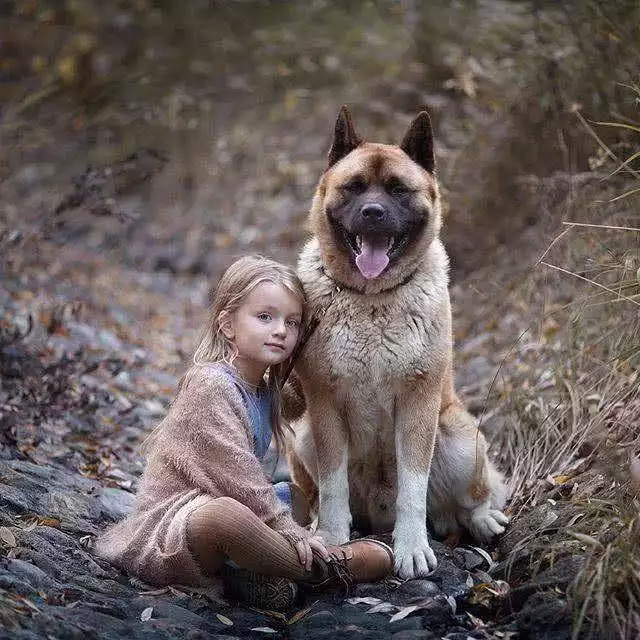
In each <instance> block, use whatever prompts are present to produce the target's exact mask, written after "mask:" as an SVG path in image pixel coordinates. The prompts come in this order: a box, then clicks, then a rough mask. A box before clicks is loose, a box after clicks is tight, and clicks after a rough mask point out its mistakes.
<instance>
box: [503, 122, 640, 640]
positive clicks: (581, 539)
mask: <svg viewBox="0 0 640 640" xmlns="http://www.w3.org/2000/svg"><path fill="white" fill-rule="evenodd" d="M592 132H593V130H592ZM605 151H606V154H605V155H606V157H607V158H608V159H609V161H610V162H615V163H616V165H615V166H614V171H610V173H612V174H613V173H615V174H617V175H616V179H617V180H619V179H620V174H622V173H624V174H626V176H627V177H628V179H627V180H625V181H624V182H623V183H622V185H623V189H622V191H619V189H620V184H621V183H620V182H617V183H615V184H614V185H613V187H612V184H611V183H603V184H602V185H601V186H600V188H599V191H600V194H599V199H600V201H601V204H600V205H599V206H597V207H596V208H591V212H590V215H588V216H587V220H585V221H584V222H583V221H578V220H577V219H576V218H573V220H571V221H569V222H567V223H566V224H565V225H564V228H563V229H561V230H560V231H559V232H558V234H557V236H556V238H555V239H554V240H553V241H552V242H551V243H550V245H549V247H548V248H547V250H546V251H545V252H544V253H543V255H542V256H541V258H540V260H539V261H538V265H537V268H536V270H535V272H534V273H533V274H532V275H531V276H530V277H529V279H528V282H527V285H528V290H529V292H530V293H531V296H532V302H531V309H532V310H534V309H535V310H537V314H535V313H534V321H533V322H532V323H531V325H530V327H529V328H528V330H527V331H526V332H524V334H523V335H522V336H521V340H520V341H519V343H518V344H517V345H516V346H515V348H514V349H513V351H512V353H511V354H509V355H508V356H507V359H506V361H505V367H504V371H503V372H501V376H502V377H501V379H500V385H501V392H502V397H503V399H504V400H505V401H506V402H508V403H509V404H510V407H511V410H512V411H513V413H514V414H515V415H516V416H517V419H516V421H515V422H514V425H513V428H511V429H508V430H504V431H503V432H501V434H499V436H498V440H497V442H494V446H495V447H496V450H497V451H498V452H499V456H500V458H501V461H502V464H503V465H505V466H506V468H507V469H508V473H509V475H510V478H511V489H512V492H513V496H514V499H513V502H512V505H511V510H512V512H513V514H514V515H515V516H516V517H517V516H518V515H520V514H525V513H527V512H528V511H529V510H530V509H531V508H532V507H534V506H535V505H539V504H541V503H543V502H545V501H549V500H550V501H551V503H552V504H553V505H556V504H558V503H560V504H558V507H559V508H562V507H565V508H570V509H571V513H572V514H574V515H573V516H572V517H571V519H570V526H565V527H562V528H560V529H559V530H558V531H557V533H556V534H555V535H554V536H553V537H552V538H550V542H549V543H548V548H546V549H541V550H540V553H539V557H545V558H553V557H554V556H555V555H557V554H560V553H566V552H567V551H568V550H569V551H570V552H571V553H579V554H581V555H583V556H586V558H587V562H586V565H585V566H584V568H583V569H582V570H581V571H580V573H579V574H578V575H577V577H576V579H575V580H574V582H573V584H572V585H571V586H570V588H569V590H568V597H569V599H570V601H571V604H572V607H573V615H574V632H573V634H574V635H573V637H574V638H576V639H577V638H579V637H580V638H582V637H587V638H637V637H640V500H639V497H638V496H639V493H640V470H639V468H640V462H638V457H640V429H639V426H640V309H639V307H640V216H638V214H637V213H636V208H637V205H638V198H637V194H634V190H636V189H637V186H638V184H640V182H637V181H636V180H637V178H638V175H637V173H636V171H635V170H634V167H633V163H634V162H635V161H636V160H637V159H638V158H640V154H630V155H629V157H628V158H626V159H624V158H620V157H619V156H618V155H616V154H615V153H614V152H613V151H611V149H610V148H606V150H605ZM616 168H617V169H616ZM612 191H613V193H612ZM619 193H624V194H625V198H618V197H617V195H618V194H619ZM574 205H575V203H574ZM575 210H576V207H575V206H574V211H575ZM565 213H566V212H565ZM598 213H599V214H600V215H599V216H597V215H594V214H598ZM533 336H535V337H536V339H533ZM513 361H516V362H515V364H514V362H513ZM500 385H499V386H500Z"/></svg>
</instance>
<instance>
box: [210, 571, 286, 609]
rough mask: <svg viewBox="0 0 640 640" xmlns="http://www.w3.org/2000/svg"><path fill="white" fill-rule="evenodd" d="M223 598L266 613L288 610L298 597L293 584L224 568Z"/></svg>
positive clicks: (281, 579)
mask: <svg viewBox="0 0 640 640" xmlns="http://www.w3.org/2000/svg"><path fill="white" fill-rule="evenodd" d="M222 576H223V584H224V596H225V597H226V598H227V599H229V600H235V601H237V602H240V603H241V604H244V605H246V606H249V607H254V608H256V609H264V610H268V611H285V610H287V609H290V608H291V607H292V606H293V605H294V604H295V601H296V598H297V596H298V587H297V585H296V584H295V582H292V581H291V580H287V579H286V578H276V577H273V576H267V575H263V574H260V573H255V572H253V571H248V570H245V569H238V568H235V567H230V566H225V567H224V569H223V571H222Z"/></svg>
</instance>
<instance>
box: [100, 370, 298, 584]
mask: <svg viewBox="0 0 640 640" xmlns="http://www.w3.org/2000/svg"><path fill="white" fill-rule="evenodd" d="M221 496H230V497H232V498H235V499H236V500H238V501H239V502H241V503H243V504H244V505H246V506H247V507H249V508H250V509H251V510H252V511H253V512H254V513H255V514H256V515H257V516H258V517H259V518H260V519H261V520H263V521H264V522H265V523H266V524H267V525H269V526H270V527H271V528H272V529H275V530H276V531H278V532H280V533H281V534H282V535H283V536H284V537H285V538H286V539H287V540H289V541H290V542H292V543H293V542H295V541H297V540H300V539H302V538H308V537H309V536H311V533H310V532H309V531H307V530H306V529H304V528H302V527H300V526H299V525H298V524H296V523H295V522H294V520H293V519H292V517H291V512H290V510H289V508H288V507H287V506H286V505H285V504H283V503H282V502H281V501H280V500H278V498H277V497H276V495H275V493H274V490H273V487H272V485H271V482H270V481H269V479H268V478H267V476H266V474H265V473H264V471H263V470H262V467H261V465H260V462H259V461H258V459H257V458H256V456H255V455H254V453H253V431H252V428H251V424H250V422H249V415H248V412H247V410H246V408H245V405H244V403H243V400H242V396H241V395H240V392H239V391H238V389H237V388H236V386H235V384H234V383H233V381H232V380H230V379H229V376H228V374H226V373H225V372H224V371H223V370H221V368H220V366H217V365H204V366H201V367H194V368H193V369H192V370H191V371H190V372H189V374H188V376H187V378H185V382H184V384H183V387H182V389H181V390H180V391H179V393H178V396H177V398H176V399H175V401H174V403H173V405H172V406H171V409H170V410H169V413H168V415H167V416H166V418H165V419H164V420H163V421H162V423H161V424H160V425H159V428H158V430H157V431H156V433H154V435H153V436H152V439H151V441H150V445H149V449H148V460H147V466H146V469H145V471H144V474H143V477H142V480H141V483H140V490H139V493H138V494H137V496H136V500H135V503H134V509H133V513H131V514H130V515H129V516H127V517H126V518H125V519H124V520H123V521H122V522H120V523H118V524H116V525H114V526H113V527H111V528H110V529H109V530H107V531H106V533H105V534H103V535H102V536H101V537H100V538H99V539H98V541H97V543H96V553H97V554H98V555H99V556H101V557H103V558H105V559H107V560H109V561H110V562H112V563H113V564H114V565H116V566H118V567H120V568H121V569H124V570H125V571H127V572H128V573H132V574H135V575H137V576H138V577H140V578H142V579H143V580H145V581H146V582H149V583H151V584H154V585H159V586H164V585H167V584H172V583H173V584H176V583H178V584H191V585H205V584H208V583H209V580H208V578H207V577H205V576H204V575H203V574H202V572H201V571H200V570H199V567H198V565H197V564H196V562H195V560H194V558H193V556H192V555H191V553H190V551H189V549H188V547H187V542H186V525H187V521H188V518H189V516H190V514H191V513H192V512H193V510H194V509H196V508H197V507H200V506H202V505H203V504H206V503H207V502H209V501H211V500H213V499H215V498H218V497H221Z"/></svg>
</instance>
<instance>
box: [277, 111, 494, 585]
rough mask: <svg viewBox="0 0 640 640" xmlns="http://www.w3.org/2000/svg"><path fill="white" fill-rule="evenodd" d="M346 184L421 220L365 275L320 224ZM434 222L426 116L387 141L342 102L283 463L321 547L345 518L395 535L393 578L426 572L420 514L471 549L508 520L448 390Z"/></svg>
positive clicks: (441, 255) (322, 188)
mask: <svg viewBox="0 0 640 640" xmlns="http://www.w3.org/2000/svg"><path fill="white" fill-rule="evenodd" d="M354 177H355V178H356V179H357V180H363V181H364V184H363V185H360V184H359V183H356V185H355V187H357V189H356V190H357V192H358V196H357V197H358V198H360V200H358V203H360V202H365V204H366V203H368V202H376V203H381V204H380V206H381V207H382V208H385V207H386V208H387V209H389V211H391V212H392V213H389V214H388V215H390V216H391V217H393V215H392V214H393V212H394V211H396V212H398V215H397V216H396V217H397V218H398V220H400V219H404V218H403V216H404V217H407V216H408V217H409V218H412V216H413V218H415V217H416V216H418V217H419V218H420V219H421V220H422V222H420V223H419V226H418V227H416V233H415V234H414V235H415V237H413V238H412V240H411V241H409V243H408V245H407V246H406V248H405V249H404V251H403V252H402V253H401V254H400V255H399V256H398V257H397V259H395V260H392V261H391V262H390V263H389V265H388V266H387V268H386V269H385V270H384V271H383V272H382V273H381V274H380V275H378V276H377V277H373V278H371V277H368V278H367V277H364V276H363V275H362V274H361V273H360V271H359V270H358V269H357V268H356V266H355V263H354V255H351V254H350V251H349V249H348V247H347V246H346V245H345V240H344V239H343V238H342V237H341V236H340V233H338V232H337V231H336V228H337V227H335V226H332V222H330V219H329V218H330V213H331V215H333V216H334V217H335V216H339V215H342V214H341V213H340V212H341V211H342V209H341V207H347V206H348V200H349V198H353V194H352V193H351V191H353V184H352V183H351V182H350V181H353V180H354ZM397 178H400V179H401V180H402V183H403V187H402V189H405V188H406V189H405V190H404V191H402V193H401V194H400V196H398V197H397V198H395V195H394V194H395V193H396V191H395V190H394V189H395V187H393V186H392V187H391V188H389V185H392V184H395V183H392V182H390V181H393V180H395V179H397ZM345 185H347V187H348V188H345ZM365 186H366V189H365V190H364V191H363V189H364V187H365ZM350 189H351V191H350ZM398 189H400V187H399V188H398ZM389 192H391V193H389ZM399 193H400V192H399ZM394 198H395V200H394ZM358 206H359V204H358ZM345 210H346V209H345ZM375 211H377V210H375ZM375 211H374V212H375ZM335 212H337V213H335ZM344 215H345V216H346V214H344ZM354 215H355V214H354ZM363 215H364V214H363ZM381 215H382V214H381ZM384 215H387V214H386V213H385V214H384ZM413 218H412V219H413ZM335 219H338V218H335ZM345 220H346V217H345ZM365 222H366V221H364V222H363V220H362V219H358V220H357V222H356V224H358V225H360V224H364V223H365ZM383 222H384V220H383ZM345 224H347V222H345ZM389 224H401V221H395V218H394V220H393V221H391V222H389ZM440 225H441V212H440V195H439V190H438V183H437V180H436V178H435V174H434V165H433V148H432V135H431V125H430V121H429V117H428V115H427V113H426V112H422V113H421V114H420V115H419V116H418V117H417V118H416V120H414V122H413V123H412V125H411V126H410V128H409V130H408V132H407V134H406V136H405V138H404V140H403V143H402V145H401V146H394V145H385V144H375V143H364V142H362V141H361V140H360V139H359V138H358V136H357V135H356V133H355V130H354V128H353V125H352V123H351V119H350V116H349V114H348V112H347V111H346V109H345V108H344V107H343V109H342V111H341V112H340V115H339V117H338V121H337V123H336V131H335V136H334V141H333V145H332V148H331V151H330V153H329V167H328V169H327V170H326V171H325V173H324V174H323V175H322V178H321V179H320V182H319V184H318V187H317V191H316V194H315V197H314V199H313V204H312V207H311V213H310V226H311V230H312V232H313V238H312V239H311V240H310V241H309V242H308V244H307V245H306V246H305V247H304V249H303V251H302V253H301V255H300V259H299V267H298V272H299V275H300V277H301V278H302V281H303V283H304V287H305V290H306V293H307V297H308V301H309V305H310V311H311V314H313V315H317V316H318V317H321V322H320V324H319V326H318V327H317V329H316V330H315V331H314V333H313V334H312V336H311V338H310V339H309V341H308V343H307V345H306V347H305V348H304V350H303V351H302V353H301V355H300V357H299V359H298V361H297V363H296V370H295V373H296V376H297V378H298V380H299V381H300V382H301V384H302V387H303V389H304V395H305V398H306V413H305V414H304V416H303V417H302V418H301V419H299V420H298V421H297V422H295V423H294V424H293V428H294V432H295V438H294V439H293V442H292V444H291V446H290V451H289V453H288V455H289V463H290V468H291V472H292V476H293V479H294V481H295V482H296V483H298V484H300V485H301V486H302V488H303V489H304V490H305V491H306V492H307V493H308V494H309V495H314V494H316V492H317V494H316V495H317V496H318V529H319V530H320V531H321V532H322V533H323V534H324V535H325V537H326V538H327V542H328V543H332V544H340V543H343V542H346V541H347V540H348V539H349V534H350V527H351V525H352V524H355V525H356V526H357V528H358V529H359V530H365V531H366V530H370V531H372V532H383V531H390V530H391V529H393V538H394V551H395V555H396V570H397V573H398V574H399V575H400V576H401V577H402V578H412V577H417V576H423V575H426V574H427V573H428V572H429V571H430V570H432V569H433V568H434V567H435V566H436V558H435V555H434V554H433V551H432V549H431V547H430V545H429V541H428V537H427V529H426V521H427V518H429V519H430V521H431V523H432V525H433V527H434V529H435V531H436V533H437V534H439V535H446V534H453V533H456V532H458V531H459V529H460V527H464V528H466V529H468V530H469V531H470V532H471V534H472V535H473V536H475V537H476V538H478V539H479V540H481V541H486V540H488V539H490V538H491V537H492V536H493V535H494V534H498V533H501V532H502V531H504V525H505V524H506V522H507V518H506V516H504V514H503V513H502V508H503V507H504V502H505V490H504V486H503V481H502V478H501V476H500V474H499V473H498V472H497V471H496V470H495V468H494V467H493V466H492V464H491V462H490V461H489V460H488V458H487V454H486V444H485V440H484V437H483V436H482V434H481V433H480V432H479V431H478V429H477V424H476V421H475V419H474V418H473V417H472V416H471V415H470V414H469V413H468V412H467V411H466V410H465V408H464V407H463V406H462V404H461V403H460V401H459V400H458V398H457V396H456V393H455V391H454V385H453V373H452V332H451V309H450V303H449V293H448V258H447V255H446V252H445V249H444V246H443V244H442V243H441V241H440V239H439V238H438V233H439V230H440ZM398 237H400V236H398ZM406 237H407V238H408V237H409V234H406ZM360 238H362V236H360ZM389 251H391V249H390V250H389Z"/></svg>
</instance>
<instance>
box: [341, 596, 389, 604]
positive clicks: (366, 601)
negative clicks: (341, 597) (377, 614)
mask: <svg viewBox="0 0 640 640" xmlns="http://www.w3.org/2000/svg"><path fill="white" fill-rule="evenodd" d="M347 602H348V603H349V604H369V605H374V604H380V603H381V602H382V600H380V598H373V597H371V596H367V597H366V598H347Z"/></svg>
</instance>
